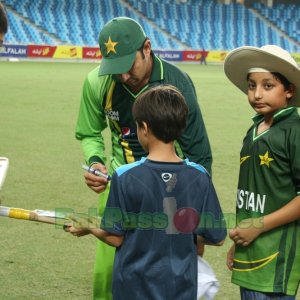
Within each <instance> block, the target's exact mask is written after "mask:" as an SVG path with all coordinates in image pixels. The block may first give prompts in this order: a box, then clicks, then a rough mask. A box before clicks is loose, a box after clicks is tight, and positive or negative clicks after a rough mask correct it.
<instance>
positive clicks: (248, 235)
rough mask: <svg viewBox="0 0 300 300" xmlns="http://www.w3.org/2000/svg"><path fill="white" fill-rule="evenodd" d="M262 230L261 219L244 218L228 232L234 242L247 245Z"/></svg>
mask: <svg viewBox="0 0 300 300" xmlns="http://www.w3.org/2000/svg"><path fill="white" fill-rule="evenodd" d="M262 232H263V219H262V218H252V219H245V220H243V221H241V222H240V223H238V224H237V226H236V227H235V228H234V229H231V230H230V232H229V237H230V238H231V239H232V240H233V241H234V243H235V244H238V245H241V246H248V245H249V244H250V243H252V242H253V241H254V240H255V239H256V238H257V237H258V236H259V235H260V234H261V233H262Z"/></svg>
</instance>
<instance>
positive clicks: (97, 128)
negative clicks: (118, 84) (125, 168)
mask: <svg viewBox="0 0 300 300" xmlns="http://www.w3.org/2000/svg"><path fill="white" fill-rule="evenodd" d="M98 72H99V67H97V68H95V69H94V70H92V71H91V72H90V73H89V74H88V76H87V78H86V79H85V81H84V84H83V88H82V94H81V102H80V108H79V113H78V118H77V124H76V131H75V137H76V139H78V140H80V141H81V146H82V150H83V154H84V158H85V161H86V163H87V164H88V165H90V164H92V163H93V162H101V163H103V164H105V162H106V157H105V154H104V153H105V152H104V150H105V144H104V139H103V136H102V131H103V130H104V129H105V128H106V127H107V121H106V116H105V112H104V109H103V105H102V103H103V101H104V100H105V96H106V91H107V89H108V87H109V85H110V83H111V77H110V76H99V75H98Z"/></svg>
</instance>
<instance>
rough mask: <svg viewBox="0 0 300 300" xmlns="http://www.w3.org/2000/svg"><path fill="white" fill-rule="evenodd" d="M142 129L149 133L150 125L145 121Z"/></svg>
mask: <svg viewBox="0 0 300 300" xmlns="http://www.w3.org/2000/svg"><path fill="white" fill-rule="evenodd" d="M141 129H142V130H143V132H144V134H147V133H148V131H149V128H148V125H147V123H146V122H143V125H142V126H141Z"/></svg>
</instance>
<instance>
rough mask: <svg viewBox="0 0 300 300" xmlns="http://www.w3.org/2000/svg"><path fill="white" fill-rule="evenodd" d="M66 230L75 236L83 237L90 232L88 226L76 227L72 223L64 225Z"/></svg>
mask: <svg viewBox="0 0 300 300" xmlns="http://www.w3.org/2000/svg"><path fill="white" fill-rule="evenodd" d="M64 231H66V232H70V233H71V234H72V235H73V236H77V237H81V236H85V235H88V234H90V230H89V229H86V228H76V227H74V226H72V225H69V226H64Z"/></svg>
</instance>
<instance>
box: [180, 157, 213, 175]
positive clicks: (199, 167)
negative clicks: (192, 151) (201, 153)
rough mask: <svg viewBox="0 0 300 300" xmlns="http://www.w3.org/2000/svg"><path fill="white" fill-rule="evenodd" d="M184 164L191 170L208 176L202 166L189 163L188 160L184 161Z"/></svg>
mask: <svg viewBox="0 0 300 300" xmlns="http://www.w3.org/2000/svg"><path fill="white" fill-rule="evenodd" d="M185 163H186V165H187V166H190V167H191V168H194V169H197V170H198V171H200V172H201V173H203V174H207V175H208V176H210V174H209V173H208V171H207V170H206V169H205V168H204V167H203V166H202V165H200V164H197V163H194V162H192V161H190V160H189V159H188V158H186V159H185Z"/></svg>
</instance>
